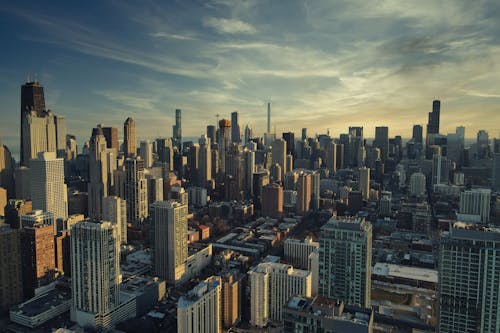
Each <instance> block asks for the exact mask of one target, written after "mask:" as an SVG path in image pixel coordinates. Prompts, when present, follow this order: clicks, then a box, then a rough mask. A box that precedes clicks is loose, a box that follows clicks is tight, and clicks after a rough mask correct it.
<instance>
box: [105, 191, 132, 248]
mask: <svg viewBox="0 0 500 333" xmlns="http://www.w3.org/2000/svg"><path fill="white" fill-rule="evenodd" d="M102 219H103V220H104V221H109V222H111V223H113V224H114V225H115V226H116V227H117V229H118V236H119V244H127V203H126V202H125V200H123V199H122V198H120V197H117V196H111V197H105V198H103V201H102Z"/></svg>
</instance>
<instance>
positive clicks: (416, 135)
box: [412, 125, 423, 144]
mask: <svg viewBox="0 0 500 333" xmlns="http://www.w3.org/2000/svg"><path fill="white" fill-rule="evenodd" d="M422 133H423V132H422V126H421V125H413V135H412V139H413V141H414V142H415V143H420V144H422V143H423V136H422Z"/></svg>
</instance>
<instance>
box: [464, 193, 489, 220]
mask: <svg viewBox="0 0 500 333" xmlns="http://www.w3.org/2000/svg"><path fill="white" fill-rule="evenodd" d="M490 199H491V190H489V189H484V188H478V189H472V190H469V191H464V192H462V193H461V194H460V213H461V214H469V215H479V216H481V222H483V223H488V222H489V221H490Z"/></svg>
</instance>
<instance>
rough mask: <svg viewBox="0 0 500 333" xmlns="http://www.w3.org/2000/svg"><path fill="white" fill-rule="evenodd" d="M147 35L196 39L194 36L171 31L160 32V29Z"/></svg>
mask: <svg viewBox="0 0 500 333" xmlns="http://www.w3.org/2000/svg"><path fill="white" fill-rule="evenodd" d="M149 35H150V36H152V37H156V38H166V39H177V40H197V38H196V37H194V36H189V35H180V34H172V33H168V32H162V31H159V32H152V33H150V34H149Z"/></svg>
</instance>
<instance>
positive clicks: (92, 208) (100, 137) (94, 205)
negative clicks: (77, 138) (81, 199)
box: [87, 126, 109, 219]
mask: <svg viewBox="0 0 500 333" xmlns="http://www.w3.org/2000/svg"><path fill="white" fill-rule="evenodd" d="M108 165H109V161H108V154H107V144H106V138H105V137H104V133H103V131H102V128H101V127H100V126H98V127H97V131H96V132H95V135H93V136H92V138H91V139H90V151H89V176H90V182H89V183H88V190H87V191H88V198H89V205H88V215H89V217H91V218H94V219H101V218H102V201H103V198H104V197H107V196H108V191H109V189H108Z"/></svg>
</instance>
